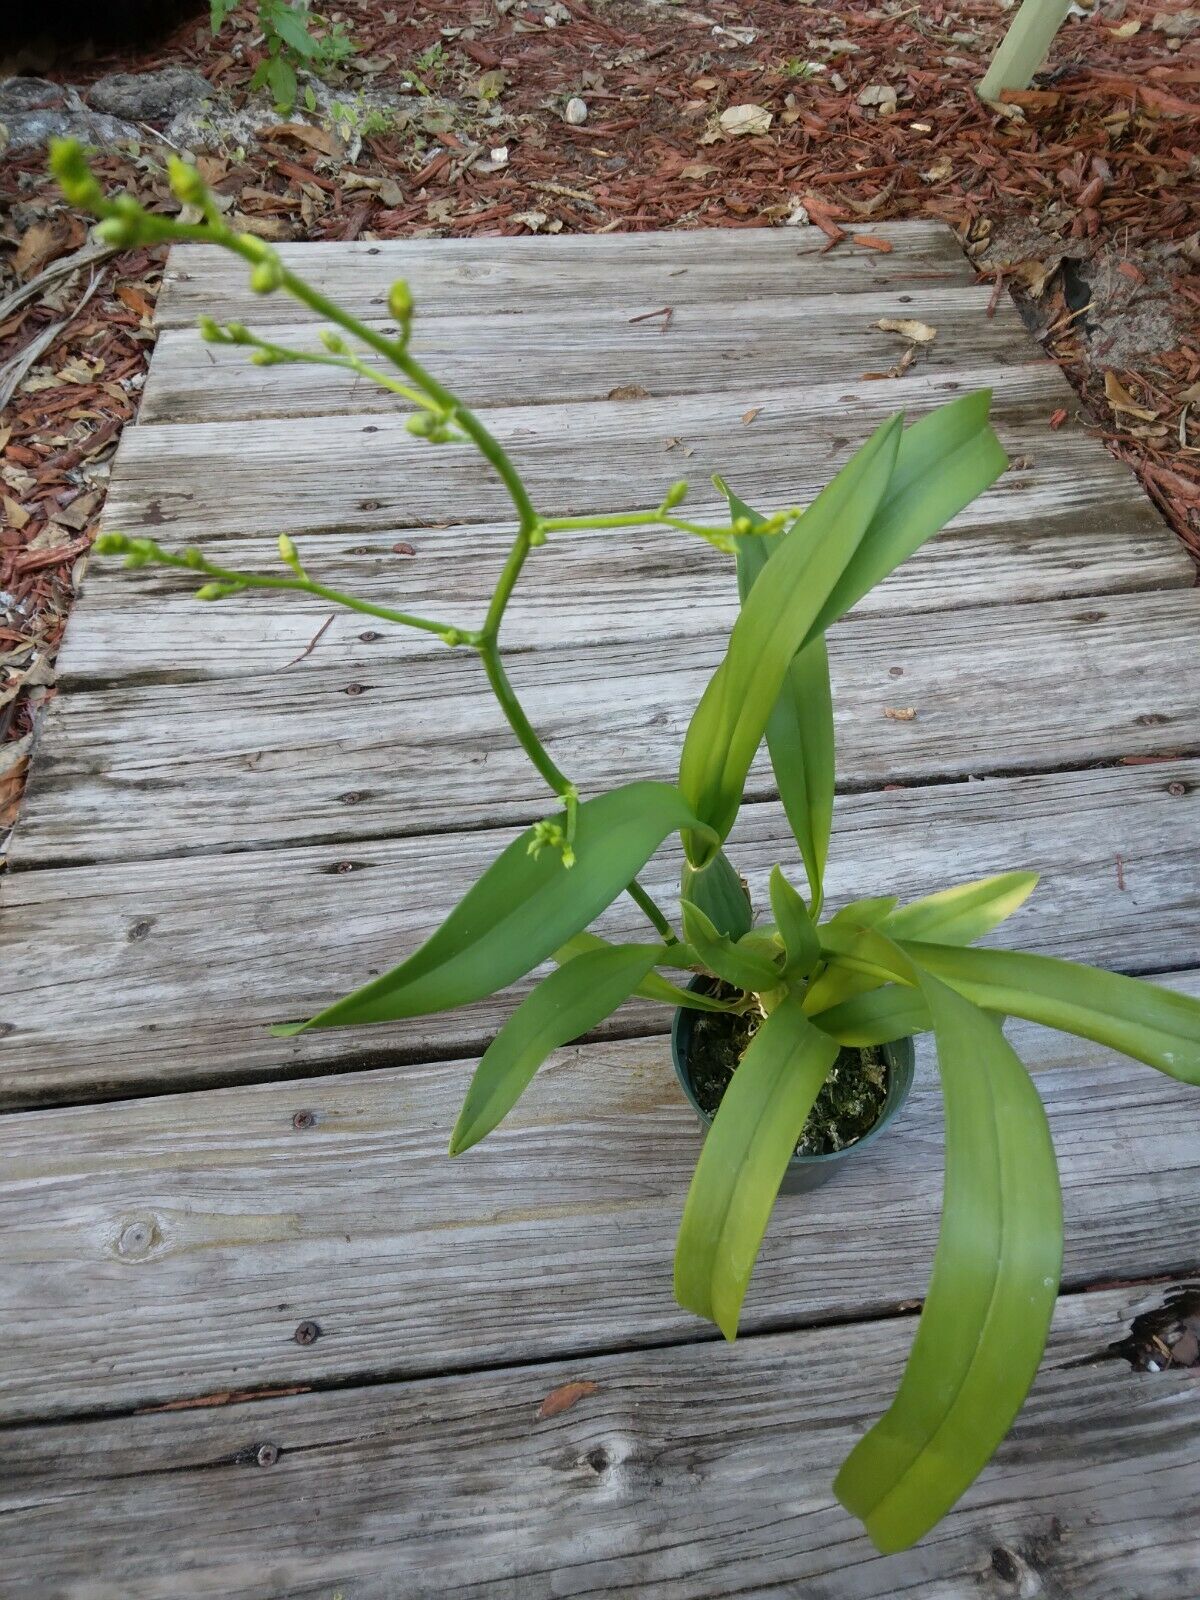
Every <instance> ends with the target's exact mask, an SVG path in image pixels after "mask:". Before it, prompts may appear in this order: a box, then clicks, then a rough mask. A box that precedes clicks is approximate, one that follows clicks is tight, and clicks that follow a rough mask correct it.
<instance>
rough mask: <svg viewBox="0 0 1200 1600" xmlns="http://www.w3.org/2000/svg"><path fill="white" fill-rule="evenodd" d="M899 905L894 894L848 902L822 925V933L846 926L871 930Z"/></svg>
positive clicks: (898, 900)
mask: <svg viewBox="0 0 1200 1600" xmlns="http://www.w3.org/2000/svg"><path fill="white" fill-rule="evenodd" d="M899 904H900V899H899V896H898V895H894V894H880V895H873V896H872V897H871V898H870V899H867V900H850V901H848V902H847V903H846V904H845V905H844V906H843V907H842V909H841V910H840V911H835V912H834V914H833V916H831V917H830V919H829V921H828V922H826V923H823V924H822V931H824V929H825V928H841V927H845V926H847V925H853V926H854V927H856V928H873V927H874V926H875V924H876V923H877V922H882V921H883V919H884V917H890V916H891V914H892V912H893V911H894V910H895V909H896V907H897V906H898V905H899Z"/></svg>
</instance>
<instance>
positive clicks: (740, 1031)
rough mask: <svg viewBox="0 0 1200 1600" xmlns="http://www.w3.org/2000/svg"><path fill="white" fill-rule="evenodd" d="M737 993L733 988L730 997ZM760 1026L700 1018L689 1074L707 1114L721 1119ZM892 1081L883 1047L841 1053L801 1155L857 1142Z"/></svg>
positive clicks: (799, 1145)
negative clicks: (726, 1098) (720, 1109)
mask: <svg viewBox="0 0 1200 1600" xmlns="http://www.w3.org/2000/svg"><path fill="white" fill-rule="evenodd" d="M722 987H724V986H722ZM733 992H734V991H733V990H732V989H730V990H728V994H729V995H732V994H733ZM761 1022H762V1018H761V1017H760V1016H758V1015H757V1014H756V1013H746V1014H742V1015H736V1014H730V1013H720V1014H718V1013H715V1012H706V1011H700V1012H697V1013H696V1014H695V1017H694V1019H693V1022H692V1038H691V1044H690V1047H689V1050H688V1059H687V1070H688V1075H689V1077H690V1078H691V1081H692V1091H693V1093H694V1094H695V1096H696V1099H697V1100H698V1101H699V1103H700V1106H701V1108H702V1110H703V1111H705V1112H706V1113H707V1115H708V1116H710V1117H712V1116H715V1115H716V1111H717V1107H718V1106H719V1105H720V1104H721V1101H722V1099H723V1098H724V1095H725V1091H726V1089H727V1088H728V1087H729V1084H730V1080H731V1079H732V1077H733V1074H734V1071H735V1070H736V1068H737V1064H738V1062H739V1061H740V1060H741V1059H742V1056H743V1055H744V1053H745V1050H746V1046H747V1045H748V1044H749V1043H750V1041H751V1039H752V1038H753V1037H754V1034H755V1031H756V1029H757V1028H758V1026H759V1024H760V1023H761ZM888 1077H889V1068H888V1064H887V1061H886V1059H885V1058H884V1054H883V1051H882V1050H880V1049H879V1048H877V1047H875V1046H872V1047H870V1048H868V1049H865V1050H858V1049H853V1048H850V1047H846V1048H844V1049H842V1050H840V1051H839V1052H838V1057H837V1060H836V1061H835V1062H834V1064H833V1067H832V1068H831V1069H830V1073H829V1076H828V1078H826V1080H825V1083H824V1086H823V1087H822V1089H821V1092H820V1094H819V1095H818V1096H817V1098H816V1102H815V1103H814V1105H813V1108H812V1110H811V1111H810V1112H809V1115H808V1121H807V1122H806V1123H805V1124H804V1130H803V1132H802V1133H801V1135H800V1138H799V1139H798V1140H797V1142H796V1154H797V1155H798V1156H824V1155H832V1154H834V1153H835V1152H836V1151H838V1150H844V1149H846V1147H847V1146H848V1145H852V1144H857V1142H858V1141H859V1140H860V1139H861V1138H862V1137H863V1135H864V1134H866V1133H869V1132H870V1131H871V1129H872V1128H873V1127H874V1126H875V1124H876V1123H877V1122H878V1121H879V1118H880V1115H881V1113H882V1111H883V1105H884V1101H885V1100H886V1099H887V1091H888Z"/></svg>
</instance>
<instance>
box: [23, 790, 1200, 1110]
mask: <svg viewBox="0 0 1200 1600" xmlns="http://www.w3.org/2000/svg"><path fill="white" fill-rule="evenodd" d="M1198 799H1200V762H1198V761H1194V760H1183V761H1167V762H1161V763H1155V764H1152V765H1149V766H1134V767H1114V768H1100V769H1092V770H1089V771H1083V772H1062V773H1048V774H1044V775H1035V776H1027V777H1018V778H992V779H986V780H983V781H980V782H973V783H972V782H968V783H944V784H934V785H928V786H919V787H914V788H901V789H895V790H890V791H887V792H882V793H881V792H875V793H868V794H858V795H843V796H841V797H840V798H839V802H838V806H837V810H836V815H835V823H834V835H835V836H834V844H833V850H832V860H831V863H830V870H829V875H828V880H827V881H828V890H829V894H830V896H831V904H832V905H833V906H836V905H837V904H839V903H840V902H841V901H843V900H845V899H848V898H850V897H852V896H857V895H870V894H883V893H895V894H900V895H903V896H906V897H907V896H909V895H915V894H922V893H926V892H928V891H929V890H932V889H935V888H941V887H943V886H945V885H946V884H947V883H948V882H953V881H955V880H965V879H968V878H974V877H980V876H983V875H985V874H987V873H993V872H999V871H1003V870H1005V869H1007V868H1014V867H1032V868H1035V869H1040V870H1041V871H1042V872H1043V875H1044V881H1043V884H1042V887H1041V889H1040V891H1039V893H1038V894H1037V895H1035V896H1034V897H1033V900H1032V901H1031V902H1030V903H1029V904H1028V905H1027V906H1026V907H1025V908H1024V909H1023V910H1022V911H1021V913H1020V914H1019V915H1018V916H1017V917H1015V918H1013V919H1012V921H1011V922H1009V923H1007V924H1006V925H1005V927H1004V929H1002V930H1001V935H1002V936H1003V938H1004V939H1005V940H1007V941H1010V942H1015V943H1017V944H1019V945H1022V946H1025V947H1028V948H1034V949H1041V950H1044V951H1046V952H1047V953H1049V954H1057V955H1063V956H1069V957H1073V958H1075V959H1080V960H1088V961H1095V962H1098V963H1099V964H1101V965H1111V966H1115V967H1117V968H1121V969H1124V970H1134V971H1143V972H1144V971H1156V970H1157V971H1162V970H1167V969H1169V968H1172V967H1182V966H1186V965H1190V964H1193V963H1194V960H1195V930H1196V925H1197V913H1198V908H1200V857H1198V856H1197V853H1196V851H1195V848H1194V840H1195V808H1196V805H1197V802H1198ZM360 801H361V792H360V791H354V790H347V791H346V796H345V803H346V804H347V806H348V807H349V806H351V805H352V803H353V804H357V803H360ZM291 804H292V797H291V793H290V791H289V790H287V789H281V791H280V798H279V805H280V809H281V811H286V810H287V809H288V807H289V806H290V805H291ZM448 804H449V802H448ZM510 837H511V835H510V833H508V832H506V831H504V830H494V831H488V832H481V833H466V834H464V833H446V834H438V835H431V836H427V837H423V838H418V839H402V840H390V841H382V842H380V841H374V842H360V841H356V842H354V843H351V844H338V843H330V844H327V845H324V846H321V847H320V848H308V849H299V850H295V849H282V850H270V851H263V852H246V853H242V854H237V855H229V856H211V857H192V858H188V859H185V860H182V861H175V860H173V861H163V862H154V861H149V862H116V863H111V864H108V865H101V866H95V867H76V868H62V869H57V870H46V871H37V872H18V873H10V874H8V875H7V877H6V879H5V880H3V882H2V883H0V891H2V893H3V896H4V901H5V904H6V906H7V908H8V909H7V916H6V917H5V919H4V922H3V925H2V926H0V1102H2V1103H3V1104H5V1105H9V1106H10V1105H13V1104H27V1103H29V1102H30V1101H31V1100H33V1099H51V1098H52V1099H59V1100H61V1099H64V1098H79V1097H83V1098H91V1097H95V1096H96V1095H98V1094H103V1095H105V1096H108V1095H110V1094H114V1093H122V1092H123V1093H131V1092H137V1090H138V1089H139V1088H143V1087H147V1086H164V1085H170V1086H173V1087H177V1088H182V1087H186V1086H189V1085H194V1084H197V1083H200V1084H204V1083H213V1082H230V1081H236V1080H237V1079H239V1078H240V1079H242V1080H247V1079H249V1078H251V1077H256V1076H257V1077H283V1076H291V1075H293V1074H295V1073H297V1072H304V1071H310V1072H311V1071H315V1070H322V1069H324V1070H331V1069H332V1068H334V1067H344V1068H347V1069H348V1068H354V1067H361V1066H368V1065H381V1064H389V1063H390V1064H395V1063H396V1062H397V1061H400V1060H404V1059H408V1060H418V1061H419V1060H427V1059H429V1057H430V1055H431V1054H433V1055H449V1054H452V1053H454V1054H469V1053H471V1052H473V1051H475V1050H477V1049H479V1048H481V1047H482V1046H483V1045H484V1044H485V1043H486V1041H487V1040H488V1038H490V1036H491V1034H492V1033H493V1032H494V1031H495V1028H496V1027H497V1025H498V1022H499V1019H500V1018H501V1017H502V1016H503V1015H505V1014H506V1013H507V1011H508V1009H509V1008H510V1006H511V1004H512V998H511V997H509V996H504V997H502V998H501V999H500V1000H499V1001H493V1002H482V1003H480V1004H479V1005H477V1006H473V1007H470V1008H467V1009H464V1010H462V1011H459V1012H453V1013H449V1014H445V1015H440V1016H435V1017H427V1018H420V1019H417V1020H415V1021H413V1022H411V1023H407V1024H397V1025H395V1026H391V1025H389V1026H387V1027H378V1028H373V1029H364V1030H355V1031H351V1032H349V1033H347V1032H344V1031H343V1030H331V1031H329V1032H322V1033H317V1034H304V1035H301V1036H300V1037H298V1038H295V1039H290V1040H282V1039H273V1038H271V1037H270V1036H269V1035H268V1034H267V1032H266V1024H267V1023H269V1022H275V1021H280V1020H283V1019H287V1018H291V1017H297V1016H305V1015H308V1014H309V1013H310V1012H311V1011H313V1010H315V1009H317V1008H319V1007H320V1006H321V1005H324V1004H326V1003H328V1002H330V1001H332V1000H333V999H335V998H336V997H337V996H338V995H340V994H342V993H344V992H345V991H346V990H348V989H350V988H352V987H353V986H354V985H356V984H358V983H361V982H364V981H365V980H366V979H367V978H368V977H369V976H370V975H371V974H372V973H373V972H377V971H380V970H382V969H384V968H386V967H387V966H389V965H391V964H392V963H393V962H395V961H397V960H399V959H400V958H401V957H402V956H403V955H404V953H405V952H406V951H408V950H409V949H411V948H412V947H413V945H415V944H416V943H417V942H418V941H419V940H421V939H423V938H425V937H426V936H427V935H428V934H429V933H430V932H431V931H432V930H433V928H434V927H435V926H437V924H438V923H439V922H440V921H441V920H442V918H443V917H444V916H445V914H446V911H447V910H448V908H449V907H450V906H451V905H452V904H453V903H454V902H455V901H457V900H458V899H459V898H460V897H461V895H462V894H463V893H464V892H465V890H466V889H467V887H468V886H469V885H470V883H472V882H473V881H474V879H475V878H476V877H477V876H478V874H479V872H480V871H481V870H482V868H483V867H484V866H485V865H486V864H487V863H488V862H489V861H490V860H492V859H493V858H494V857H495V855H496V854H497V853H498V852H499V850H500V849H501V848H502V847H503V845H504V844H506V843H507V842H508V840H509V838H510ZM731 848H732V851H733V855H734V859H735V860H736V861H737V862H738V865H739V867H740V868H741V869H742V870H743V871H744V872H745V873H746V875H747V877H748V878H749V879H750V881H751V884H752V886H753V889H754V893H755V896H756V900H757V902H758V903H759V904H760V905H762V904H765V903H766V892H765V891H766V876H767V874H768V872H769V869H770V866H771V864H772V863H773V862H774V861H776V860H779V861H782V862H784V863H785V864H786V865H787V866H788V867H789V868H790V869H792V870H793V871H795V870H797V866H796V862H797V857H796V850H795V845H794V842H792V843H789V835H788V830H787V824H786V821H785V820H784V818H783V816H782V813H781V811H780V809H779V807H778V805H777V803H775V802H773V801H765V802H761V803H759V804H754V805H750V806H747V807H746V808H745V809H744V810H743V812H742V816H741V818H740V819H739V822H738V826H737V829H736V831H735V834H734V835H733V841H732V846H731ZM1118 856H1119V857H1120V858H1121V860H1120V862H1119V863H1118V861H1117V857H1118ZM678 860H679V858H678V853H677V850H676V849H675V847H674V846H670V847H668V848H665V849H664V850H663V851H662V852H661V853H660V855H659V856H658V857H656V858H655V860H654V861H653V862H651V864H650V866H649V867H648V869H647V871H646V873H645V874H644V881H645V883H646V884H647V886H648V887H649V888H650V889H651V891H652V892H653V893H655V894H656V895H661V896H662V898H663V900H664V902H666V903H668V904H673V903H674V884H675V882H676V879H677V873H678ZM1122 884H1123V885H1124V887H1123V888H1122V887H1121V885H1122ZM609 926H610V927H612V928H613V929H614V930H616V929H621V928H623V929H631V928H635V927H637V928H642V927H644V924H642V923H641V922H640V919H639V918H638V917H637V915H636V913H634V912H633V911H632V908H630V911H629V912H628V913H627V912H626V911H625V910H624V908H623V907H621V908H619V909H617V908H615V909H614V912H613V914H612V920H611V922H610V923H609ZM519 992H520V991H519V990H514V994H515V993H519ZM658 1015H659V1018H660V1020H659V1022H658V1024H657V1025H658V1026H659V1027H662V1026H663V1025H664V1024H665V1018H666V1013H665V1012H661V1013H658ZM620 1026H621V1027H622V1028H623V1030H624V1031H626V1032H628V1031H630V1030H631V1028H637V1027H641V1028H643V1029H644V1027H645V1023H644V1020H639V1019H638V1018H637V1016H636V1014H635V1016H634V1018H633V1019H632V1020H631V1021H629V1022H624V1023H622V1024H620Z"/></svg>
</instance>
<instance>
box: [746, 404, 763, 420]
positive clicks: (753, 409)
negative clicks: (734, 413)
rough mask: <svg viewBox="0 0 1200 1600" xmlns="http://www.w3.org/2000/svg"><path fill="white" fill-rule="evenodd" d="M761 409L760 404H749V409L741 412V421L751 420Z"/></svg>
mask: <svg viewBox="0 0 1200 1600" xmlns="http://www.w3.org/2000/svg"><path fill="white" fill-rule="evenodd" d="M761 410H762V407H761V406H751V407H750V409H749V411H743V412H742V422H743V423H747V422H753V421H754V419H755V417H756V416H757V415H758V413H759V412H760V411H761Z"/></svg>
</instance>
